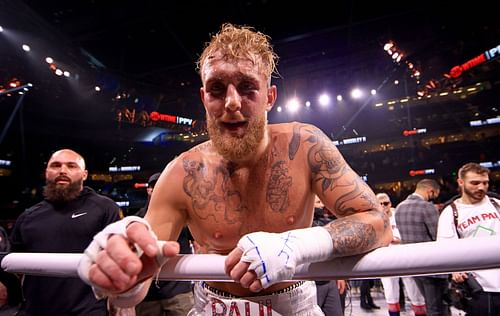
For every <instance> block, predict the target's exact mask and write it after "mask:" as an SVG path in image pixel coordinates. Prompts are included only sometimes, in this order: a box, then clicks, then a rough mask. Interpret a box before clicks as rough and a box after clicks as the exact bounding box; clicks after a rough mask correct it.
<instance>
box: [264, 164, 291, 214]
mask: <svg viewBox="0 0 500 316" xmlns="http://www.w3.org/2000/svg"><path fill="white" fill-rule="evenodd" d="M291 185H292V177H290V176H288V168H287V166H286V163H285V162H284V161H283V160H281V161H277V162H276V163H274V164H273V166H272V167H271V176H270V177H269V183H268V184H267V195H266V200H267V203H269V205H270V206H271V209H272V210H273V211H277V212H280V213H283V212H285V211H286V209H287V207H288V204H289V200H288V190H289V188H290V186H291Z"/></svg>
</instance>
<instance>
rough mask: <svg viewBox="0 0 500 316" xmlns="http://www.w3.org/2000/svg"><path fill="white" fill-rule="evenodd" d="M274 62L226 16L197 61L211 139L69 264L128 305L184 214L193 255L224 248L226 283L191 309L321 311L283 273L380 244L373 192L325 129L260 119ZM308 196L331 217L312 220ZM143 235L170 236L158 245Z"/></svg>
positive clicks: (308, 291)
mask: <svg viewBox="0 0 500 316" xmlns="http://www.w3.org/2000/svg"><path fill="white" fill-rule="evenodd" d="M276 60H277V56H276V55H275V53H274V51H273V50H272V47H271V44H270V42H269V37H268V36H266V35H264V34H262V33H260V32H257V31H255V30H254V29H252V28H250V27H240V26H234V25H232V24H224V25H223V26H222V28H221V30H220V31H219V32H218V33H217V34H215V35H214V36H213V37H212V39H211V41H210V42H209V43H207V46H206V47H205V49H204V51H203V52H202V54H201V56H200V59H199V62H198V66H199V73H200V76H201V80H202V87H201V88H200V96H201V100H202V102H203V105H204V106H205V110H206V116H207V127H208V132H209V134H210V140H209V141H207V142H205V143H203V144H200V145H198V146H196V147H194V148H193V149H191V150H189V151H187V152H185V153H183V154H181V155H180V156H179V157H178V158H176V159H175V160H173V161H172V162H171V163H170V164H169V165H168V166H167V167H166V168H165V170H164V171H163V172H162V174H161V176H160V179H159V180H158V182H157V184H156V187H155V190H154V192H153V196H152V198H151V203H150V205H149V209H148V211H147V213H146V216H145V219H146V220H147V222H142V223H138V222H139V221H140V219H139V218H125V219H124V220H123V221H121V223H120V226H119V225H111V226H112V227H110V228H109V229H106V230H105V231H103V232H102V234H101V235H100V236H97V240H98V241H97V242H96V243H93V244H91V245H90V246H89V248H88V251H87V256H86V257H84V259H83V260H82V262H81V263H80V266H79V273H80V275H81V276H82V278H83V279H85V280H88V282H89V283H91V284H92V285H93V286H94V287H95V290H96V293H97V294H98V295H100V296H101V297H105V296H109V297H111V299H112V300H113V301H114V302H115V303H116V304H118V305H121V306H123V307H127V306H133V305H135V304H137V303H138V302H139V301H140V300H141V299H142V298H143V297H144V295H145V293H146V291H145V290H147V288H148V284H149V282H150V279H149V280H148V281H147V282H145V283H144V284H142V283H140V282H139V281H141V280H143V279H144V278H151V276H152V275H153V274H154V273H155V272H156V271H158V269H159V266H158V264H157V263H156V256H157V254H158V253H160V254H161V255H163V256H167V257H168V256H173V255H176V254H177V253H178V251H179V250H178V245H177V244H176V243H175V242H173V241H174V240H176V239H177V237H178V235H179V233H180V231H181V229H182V227H183V226H184V225H186V224H187V225H188V226H189V229H190V231H191V233H192V235H193V237H194V239H195V240H196V242H197V243H198V244H199V250H198V252H199V253H210V254H220V255H227V258H226V261H225V270H226V272H227V274H228V275H229V276H230V278H231V279H232V280H233V281H234V282H214V281H207V282H198V283H197V284H196V285H195V289H194V292H195V305H194V307H193V309H192V310H191V312H190V315H227V314H226V313H231V314H233V315H240V314H241V315H258V314H259V310H260V311H262V312H263V311H264V310H266V311H267V313H268V315H271V313H272V314H273V315H322V314H323V313H322V312H321V309H320V308H319V307H318V306H317V302H316V289H315V285H314V282H310V281H307V282H297V281H289V280H290V279H291V278H292V277H293V274H294V270H295V267H296V266H297V265H299V264H302V263H306V262H316V261H325V260H328V259H331V258H334V257H342V256H349V255H355V254H361V253H365V252H368V251H370V250H372V249H375V248H377V247H380V246H385V245H387V244H388V243H390V241H391V239H392V234H391V229H390V226H389V221H388V217H387V216H386V215H385V214H384V213H383V212H382V211H381V209H380V205H379V204H378V202H377V199H376V198H375V195H374V193H373V192H372V191H371V189H370V188H369V187H368V186H367V185H366V184H365V183H364V181H363V180H362V179H361V178H360V177H359V176H358V175H357V174H356V173H355V172H354V171H353V170H352V169H351V168H350V167H349V165H348V164H347V163H346V162H345V160H344V159H343V157H342V155H341V154H340V152H339V151H338V150H337V148H336V147H335V146H334V145H333V143H332V142H331V140H330V139H328V137H327V136H325V134H323V133H322V132H321V131H320V130H319V129H318V128H316V127H314V126H312V125H308V124H301V123H295V122H294V123H285V124H274V125H268V124H267V112H269V111H270V110H271V109H272V107H273V105H274V103H275V102H276V97H277V88H276V86H275V85H271V75H272V74H273V72H274V71H275V66H276ZM315 195H318V196H319V197H320V199H321V200H322V202H323V203H324V204H325V205H326V206H327V207H328V208H329V209H331V210H332V211H333V212H334V213H335V215H336V216H338V217H339V219H337V220H335V221H333V222H331V223H329V224H327V225H325V226H320V227H310V226H311V223H312V220H313V210H314V208H313V203H314V198H315ZM148 223H149V225H150V226H151V228H150V229H148V227H147V226H148V225H147V224H148ZM153 233H154V234H156V235H157V236H158V238H159V239H160V240H167V241H170V242H167V243H166V244H162V245H161V246H160V247H159V246H158V243H157V242H156V238H155V236H154V235H153ZM133 243H135V244H137V245H138V246H140V248H141V249H143V250H144V255H143V256H142V257H141V258H139V257H138V256H137V254H136V253H135V252H134V251H133V249H131V247H130V245H131V244H133ZM200 264H202V263H200ZM285 280H288V281H285ZM284 281H285V282H284ZM259 302H260V303H259Z"/></svg>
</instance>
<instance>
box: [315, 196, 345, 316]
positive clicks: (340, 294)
mask: <svg viewBox="0 0 500 316" xmlns="http://www.w3.org/2000/svg"><path fill="white" fill-rule="evenodd" d="M334 219H335V215H334V214H333V213H332V212H331V211H330V210H329V209H328V208H326V207H325V205H324V204H323V202H321V200H320V199H319V197H318V196H316V198H315V200H314V219H313V226H324V225H326V224H328V223H329V222H331V221H332V220H334ZM315 283H316V291H317V299H318V305H319V307H321V310H322V311H323V313H325V315H329V316H330V315H331V316H337V315H339V316H341V315H344V310H345V295H346V290H347V288H346V281H345V280H325V281H319V280H317V281H315Z"/></svg>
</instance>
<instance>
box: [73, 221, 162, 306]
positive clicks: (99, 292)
mask: <svg viewBox="0 0 500 316" xmlns="http://www.w3.org/2000/svg"><path fill="white" fill-rule="evenodd" d="M133 222H139V223H141V224H144V225H145V226H146V227H147V228H148V230H149V232H150V234H151V236H152V237H153V238H154V239H156V240H157V239H158V238H157V237H156V235H155V233H154V232H153V231H152V229H151V226H150V225H149V223H148V222H147V221H146V220H145V219H143V218H141V217H138V216H127V217H124V218H123V219H121V220H119V221H117V222H114V223H112V224H109V225H108V226H106V227H105V228H104V229H103V230H102V231H101V232H99V233H97V235H95V236H94V238H93V240H92V242H91V243H90V245H89V246H88V247H87V249H85V251H84V253H83V255H82V257H81V259H80V262H79V263H78V275H79V276H80V278H81V279H82V280H83V281H84V282H85V283H87V284H89V285H90V286H92V289H93V291H94V294H95V296H96V297H97V298H99V299H100V298H105V297H108V296H115V300H116V299H119V300H121V301H123V300H125V301H126V300H127V299H131V298H132V296H134V295H136V294H138V292H139V291H140V289H141V287H142V283H140V284H138V285H136V286H134V287H133V288H132V289H130V290H129V291H127V292H125V293H121V294H120V295H118V296H116V295H113V294H112V293H107V292H106V291H105V290H104V289H102V288H99V287H97V286H95V285H94V284H92V282H90V280H89V270H90V267H91V266H92V264H94V263H95V260H96V257H97V254H98V253H99V251H101V250H103V249H105V248H106V246H107V244H108V239H109V237H111V235H121V236H123V237H124V238H125V239H127V238H128V237H127V226H128V225H130V224H131V223H133ZM157 243H158V247H159V249H160V251H159V252H158V255H157V257H156V261H157V263H158V266H159V267H161V266H162V265H163V264H164V263H165V262H166V260H167V258H166V257H165V256H163V251H162V249H163V245H165V243H166V242H165V241H157ZM134 247H135V249H136V253H137V256H138V257H140V256H141V255H142V254H143V251H142V249H141V248H140V247H139V246H138V245H137V244H134ZM122 299H123V300H122ZM125 305H126V304H125ZM117 306H119V305H117ZM122 306H123V305H122ZM123 307H126V306H123Z"/></svg>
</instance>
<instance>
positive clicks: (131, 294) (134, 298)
mask: <svg viewBox="0 0 500 316" xmlns="http://www.w3.org/2000/svg"><path fill="white" fill-rule="evenodd" d="M143 288H144V282H141V283H138V284H137V285H136V286H134V287H133V288H131V289H130V290H128V291H127V292H123V293H120V294H118V295H110V296H109V302H110V303H111V304H113V306H118V307H120V308H128V307H133V306H135V305H137V304H139V303H140V302H141V301H142V296H141V295H140V294H141V291H142V289H143Z"/></svg>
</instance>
